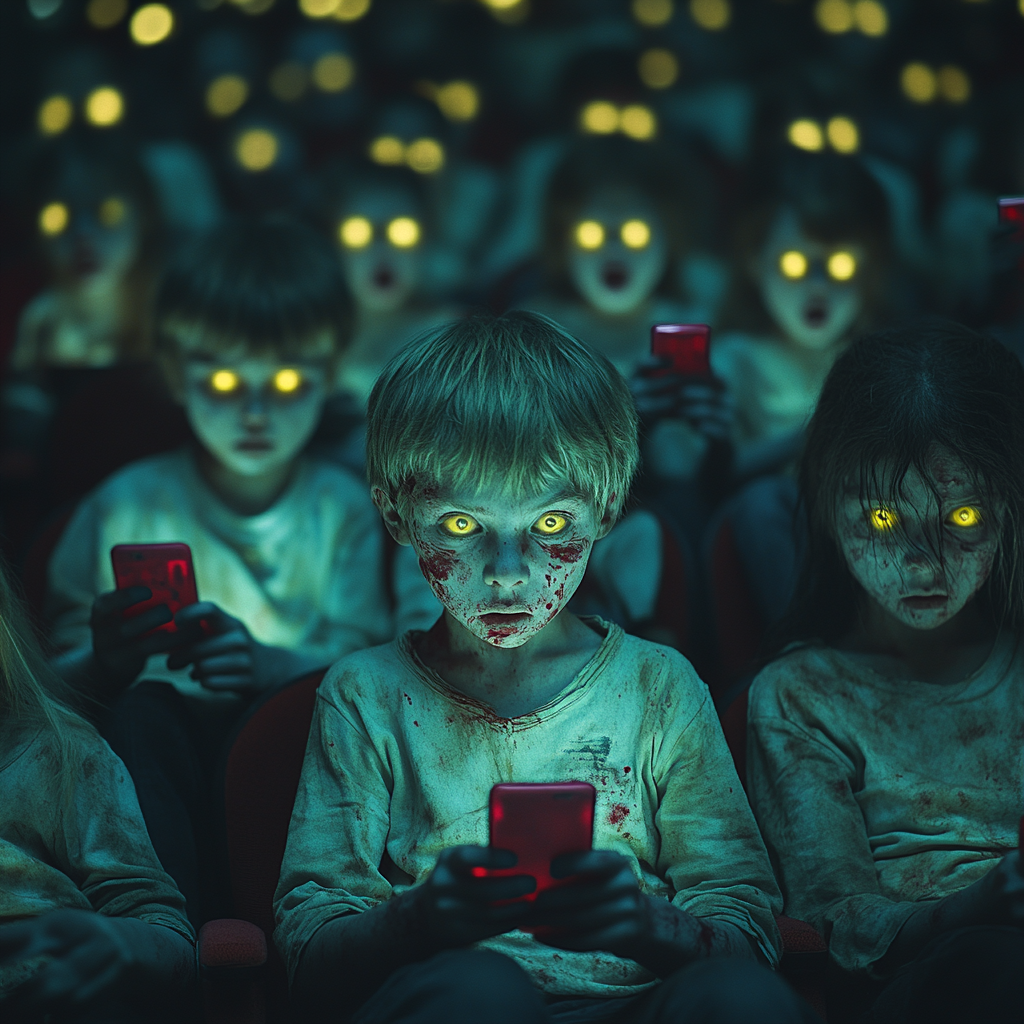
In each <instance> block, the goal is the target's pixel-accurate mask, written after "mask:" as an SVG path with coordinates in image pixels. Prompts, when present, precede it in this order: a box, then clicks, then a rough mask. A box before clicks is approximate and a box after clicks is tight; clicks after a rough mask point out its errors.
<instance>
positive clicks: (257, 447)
mask: <svg viewBox="0 0 1024 1024" xmlns="http://www.w3.org/2000/svg"><path fill="white" fill-rule="evenodd" d="M273 447H274V442H273V441H270V440H268V439H267V438H265V437H250V438H247V439H246V440H245V441H239V442H238V443H237V444H236V445H235V451H236V452H269V451H270V450H271V449H272V448H273Z"/></svg>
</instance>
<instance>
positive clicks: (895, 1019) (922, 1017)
mask: <svg viewBox="0 0 1024 1024" xmlns="http://www.w3.org/2000/svg"><path fill="white" fill-rule="evenodd" d="M869 998H870V1004H869V1006H868V1008H867V1009H866V1010H865V1011H864V1012H863V1013H862V1014H861V1016H860V1020H861V1021H863V1022H865V1024H867V1022H878V1024H883V1022H884V1024H945V1022H947V1021H948V1022H950V1024H972V1022H975V1021H977V1022H978V1024H1020V1022H1021V1021H1024V931H1022V930H1021V929H1019V928H1009V927H1005V928H1000V927H976V928H959V929H957V930H956V931H952V932H947V933H946V934H945V935H940V936H938V937H937V938H935V939H933V940H932V941H931V942H930V943H929V944H928V945H927V946H926V947H925V948H924V949H923V950H922V951H921V954H920V955H919V956H917V957H916V958H915V959H913V960H912V961H911V962H910V963H909V964H907V965H906V966H904V967H902V968H901V969H900V970H899V971H898V972H897V973H896V974H895V975H894V976H893V977H892V978H891V979H888V980H887V981H884V982H878V983H877V988H876V990H875V992H874V993H871V995H870V997H869ZM831 1018H832V1013H831V1009H830V1011H829V1019H830V1020H831Z"/></svg>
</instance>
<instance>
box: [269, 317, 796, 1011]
mask: <svg viewBox="0 0 1024 1024" xmlns="http://www.w3.org/2000/svg"><path fill="white" fill-rule="evenodd" d="M636 434H637V429H636V414H635V411H634V407H633V402H632V399H631V396H630V393H629V390H628V387H627V385H626V382H625V380H624V379H623V378H622V377H621V376H620V375H619V374H618V373H617V372H616V371H615V369H614V367H613V366H612V365H611V364H610V363H609V362H608V361H607V360H606V359H604V358H603V357H601V356H599V355H597V354H596V353H594V352H593V351H592V350H590V349H588V348H586V347H585V346H584V345H583V344H581V343H580V342H578V341H577V340H576V339H574V338H573V337H572V336H571V335H568V334H567V333H566V332H565V331H563V330H562V329H561V328H560V327H558V325H557V324H555V323H554V322H553V321H551V320H548V319H546V318H545V317H542V316H539V315H537V314H533V313H522V312H518V313H509V314H506V315H504V316H485V315H479V316H474V317H470V318H467V319H464V320H462V321H458V322H454V323H451V324H447V325H445V326H443V327H441V328H438V329H437V330H435V331H433V332H431V333H429V334H427V335H425V336H423V337H421V338H420V339H418V340H417V341H415V342H413V343H412V344H410V345H409V346H407V347H406V348H405V349H403V351H402V352H401V353H399V354H398V355H397V356H396V357H395V358H394V359H393V360H392V361H391V362H390V363H389V364H388V366H387V367H385V369H384V371H383V372H382V374H381V377H380V379H379V380H378V382H377V384H376V385H375V387H374V391H373V393H372V395H371V397H370V405H369V429H368V435H367V467H368V471H369V479H370V485H371V489H372V495H373V499H374V501H375V503H376V504H377V506H378V508H379V509H380V511H381V513H382V515H383V516H384V519H385V522H386V523H387V525H388V528H389V530H391V531H392V534H393V536H394V537H395V539H396V540H397V541H398V542H399V543H401V544H406V545H411V547H412V548H413V549H414V550H415V552H416V554H417V556H418V557H419V560H420V565H421V567H422V569H423V573H424V575H425V576H426V577H427V579H428V580H429V582H430V584H431V586H432V587H433V589H434V592H435V593H436V594H437V596H438V598H439V599H440V600H441V602H442V603H443V605H444V609H445V610H444V614H443V615H442V617H441V618H440V619H439V620H438V622H437V623H436V624H435V625H434V627H433V628H432V629H430V630H428V631H426V632H422V631H410V632H407V633H406V634H404V635H403V636H401V637H400V638H398V639H396V640H394V641H392V642H391V643H389V644H387V645H385V646H382V647H376V648H372V649H370V650H368V651H364V652H360V653H357V654H354V655H350V656H348V657H346V658H343V659H342V660H341V661H339V662H338V663H337V664H336V665H335V666H334V667H333V669H332V670H331V671H330V673H329V674H328V676H327V677H326V678H325V680H324V682H323V684H322V685H321V687H320V690H319V693H318V699H317V706H316V710H315V712H314V718H313V725H312V729H311V732H310V739H309V743H308V746H307V749H306V760H305V763H304V765H303V770H302V777H301V781H300V784H299V789H298V794H297V797H296V801H295V806H294V811H293V814H292V821H291V826H290V829H289V835H288V844H287V848H286V851H285V856H284V861H283V864H282V869H281V878H280V881H279V884H278V889H277V894H276V898H275V913H276V919H277V928H276V931H275V933H274V935H275V941H276V942H277V944H278V947H279V948H280V950H281V952H282V954H283V955H284V958H285V960H286V962H287V965H288V971H289V976H290V979H291V985H292V990H293V993H294V995H295V996H296V998H297V999H298V1001H299V1003H300V1004H301V1006H302V1007H303V1008H304V1011H305V1012H306V1013H308V1014H309V1015H310V1016H313V1015H315V1016H316V1017H317V1019H346V1020H347V1019H355V1020H358V1021H361V1022H370V1021H374V1022H377V1021H380V1022H383V1021H398V1020H413V1019H415V1020H422V1021H427V1020H430V1021H434V1020H437V1021H441V1020H444V1021H448V1020H460V1021H462V1020H466V1021H469V1020H472V1021H498V1020H501V1021H505V1020H515V1021H550V1020H560V1019H566V1020H568V1019H572V1020H608V1021H640V1020H643V1021H680V1020H697V1019H701V1020H704V1019H715V1020H719V1019H721V1020H725V1019H729V1020H733V1019H743V1020H772V1021H781V1020H794V1021H795V1020H802V1019H806V1018H805V1016H804V1015H805V1014H807V1013H809V1011H807V1010H806V1009H805V1008H804V1007H803V1006H802V1005H801V1004H800V1003H799V1001H798V1000H797V998H796V997H795V996H794V995H793V994H792V993H791V992H790V991H789V990H788V989H787V988H786V987H785V985H784V984H783V983H782V982H781V981H779V980H778V979H777V978H776V977H775V976H774V975H773V974H772V973H771V971H769V970H768V969H767V967H766V966H765V965H769V966H770V965H774V964H775V963H776V962H777V958H778V943H779V939H778V934H777V932H776V929H775V924H774V919H773V911H774V910H775V909H776V908H777V901H778V896H777V889H776V886H775V882H774V880H773V877H772V873H771V869H770V867H769V864H768V860H767V857H766V854H765V852H764V848H763V845H762V843H761V840H760V837H759V835H758V833H757V829H756V827H755V825H754V822H753V818H752V816H751V814H750V812H749V807H748V805H747V804H746V801H745V799H744V796H743V791H742V788H741V787H740V785H739V782H738V779H737V778H736V775H735V770H734V768H733V766H732V761H731V759H730V756H729V753H728V750H727V749H726V747H725V743H724V740H723V738H722V733H721V730H720V728H719V725H718V720H717V718H716V716H715V712H714V708H713V706H712V703H711V700H710V698H709V696H708V692H707V689H706V687H705V686H704V684H703V683H702V682H701V681H700V680H699V679H698V678H697V676H696V675H695V673H694V672H693V669H692V668H691V666H690V665H689V663H688V662H687V661H686V660H685V659H684V658H683V657H682V656H681V655H680V654H678V653H677V652H676V651H674V650H672V649H670V648H666V647H661V646H659V645H657V644H654V643H651V642H648V641H645V640H640V639H638V638H636V637H632V636H629V635H627V634H625V633H624V632H623V631H622V629H621V628H619V627H618V626H615V625H611V624H609V623H608V622H606V621H603V620H601V619H598V618H584V619H580V618H577V617H575V616H573V615H572V614H571V613H569V612H567V611H565V610H564V609H565V604H566V602H567V601H568V599H569V598H570V597H571V595H572V592H573V590H574V589H575V588H576V586H577V585H578V584H579V581H580V578H581V577H582V575H583V572H584V569H585V567H586V564H587V558H588V556H589V554H590V549H591V547H592V545H593V543H594V541H595V540H596V539H597V538H599V537H601V536H603V535H604V534H605V533H607V532H608V530H610V529H611V527H612V524H613V523H614V522H615V519H616V517H617V516H618V515H619V513H620V510H621V508H622V503H623V500H624V498H625V496H626V494H627V491H628V488H629V484H630V479H631V477H632V475H633V473H634V470H635V468H636V463H637V458H638V452H637V439H636ZM562 780H582V781H587V782H591V783H592V784H593V785H594V786H595V787H596V790H597V810H596V822H595V832H594V849H593V850H592V851H587V852H585V853H578V854H572V855H567V856H565V857H564V858H559V859H557V860H556V861H555V862H554V863H553V865H552V868H553V870H554V871H555V872H556V874H558V875H561V876H564V877H568V878H571V879H572V881H571V882H570V883H569V884H568V885H566V886H565V887H564V888H560V889H557V890H550V891H548V892H545V893H542V894H541V895H539V896H538V898H537V899H536V901H535V903H532V904H531V903H529V902H528V901H525V902H524V901H520V902H516V903H513V904H506V905H503V906H495V905H494V902H495V901H501V900H504V899H509V898H513V897H517V896H521V895H524V894H526V893H527V892H529V891H532V889H533V888H534V881H533V879H532V878H530V877H529V876H523V875H520V876H507V877H501V878H494V877H486V874H487V871H486V869H489V868H499V867H511V866H513V864H514V860H515V857H514V855H513V854H511V853H510V852H509V851H502V850H498V849H490V848H488V846H487V845H486V844H487V841H488V835H487V812H486V808H487V803H488V793H489V791H490V789H491V786H492V785H494V784H495V783H499V782H512V781H515V782H545V781H547V782H550V781H562ZM538 926H542V927H544V928H546V929H549V930H548V931H546V932H545V937H544V940H543V941H541V940H540V939H538V938H536V937H535V936H534V935H533V934H532V933H531V932H530V931H528V930H527V929H531V928H536V927H538ZM353 1014H354V1017H353V1016H352V1015H353Z"/></svg>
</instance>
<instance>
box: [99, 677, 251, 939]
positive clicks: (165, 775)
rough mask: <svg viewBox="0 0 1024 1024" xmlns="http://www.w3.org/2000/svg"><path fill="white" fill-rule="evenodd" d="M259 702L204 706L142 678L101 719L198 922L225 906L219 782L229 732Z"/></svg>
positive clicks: (166, 865) (163, 859) (155, 840)
mask: <svg viewBox="0 0 1024 1024" xmlns="http://www.w3.org/2000/svg"><path fill="white" fill-rule="evenodd" d="M260 699H262V698H260ZM258 702H259V700H257V701H255V702H252V703H238V704H235V705H227V706H218V705H211V706H204V705H201V704H200V702H199V701H190V700H188V699H187V698H185V697H183V696H182V695H181V694H180V693H179V692H178V691H177V690H176V689H174V687H173V686H171V684H170V683H167V682H162V681H159V680H155V679H143V680H140V681H139V682H138V683H136V684H135V686H133V687H131V688H130V689H128V690H126V691H125V692H124V693H123V694H121V696H120V697H119V698H118V699H117V700H116V701H114V703H113V704H112V705H111V706H110V708H109V709H108V710H107V712H106V714H105V715H104V716H103V718H102V719H101V720H100V722H99V727H100V733H101V734H102V736H103V738H104V739H105V740H106V741H107V742H108V743H109V744H110V746H111V749H112V750H113V751H114V753H115V754H117V756H118V757H120V758H121V760H122V761H124V763H125V766H126V767H127V768H128V772H129V774H130V775H131V777H132V781H133V782H134V783H135V792H136V793H137V794H138V797H139V806H140V807H141V808H142V816H143V818H144V819H145V821H146V827H147V828H148V829H149V836H150V839H152V841H153V848H154V849H155V850H156V855H157V857H158V858H159V859H160V863H161V864H162V865H163V867H164V870H165V871H166V872H167V873H168V874H169V875H170V876H171V877H172V878H173V879H174V881H175V882H176V883H177V885H178V888H179V889H180V890H181V893H182V895H183V896H184V897H185V904H186V908H187V911H188V916H189V920H190V921H191V922H192V924H193V925H194V926H195V927H196V928H198V927H199V926H200V925H201V924H202V923H203V922H204V921H208V920H210V919H211V918H214V917H226V916H228V915H229V914H230V912H231V909H230V885H229V881H228V871H227V853H226V849H225V842H224V826H223V819H224V812H223V797H222V795H221V793H219V792H218V789H219V787H218V785H217V783H218V782H219V780H220V778H221V776H222V774H223V770H222V769H223V761H224V757H225V756H226V749H225V746H226V743H227V741H228V739H229V737H231V736H233V735H234V733H235V732H236V730H237V728H238V726H239V724H240V723H241V722H242V721H243V720H244V719H245V718H246V717H247V716H248V714H249V712H250V711H251V709H252V707H253V706H254V704H255V703H258Z"/></svg>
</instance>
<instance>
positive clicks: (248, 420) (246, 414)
mask: <svg viewBox="0 0 1024 1024" xmlns="http://www.w3.org/2000/svg"><path fill="white" fill-rule="evenodd" d="M266 418H267V399H266V396H265V395H263V394H262V393H260V392H259V391H257V390H256V389H255V388H251V389H250V390H249V393H248V394H247V395H246V397H245V400H244V401H243V403H242V420H243V421H244V422H245V424H246V425H247V426H248V425H253V424H256V423H262V422H264V421H265V420H266Z"/></svg>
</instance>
